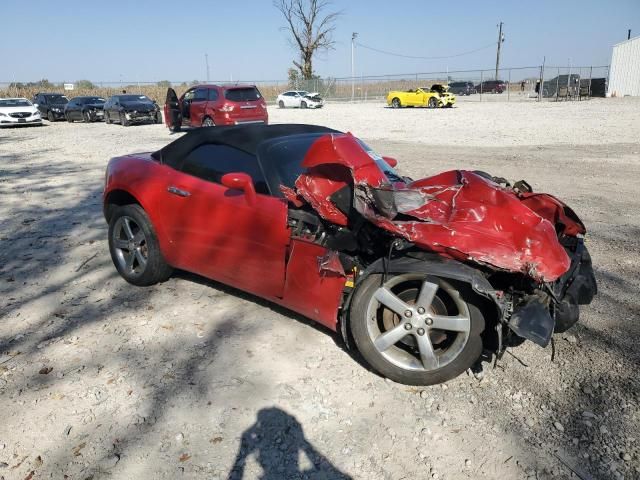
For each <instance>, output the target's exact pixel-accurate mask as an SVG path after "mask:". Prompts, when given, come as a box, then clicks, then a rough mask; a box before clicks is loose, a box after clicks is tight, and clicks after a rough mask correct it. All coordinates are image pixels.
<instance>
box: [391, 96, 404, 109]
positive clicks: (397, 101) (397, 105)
mask: <svg viewBox="0 0 640 480" xmlns="http://www.w3.org/2000/svg"><path fill="white" fill-rule="evenodd" d="M401 106H402V104H401V103H400V99H399V98H398V97H396V98H394V99H393V100H391V107H392V108H400V107H401Z"/></svg>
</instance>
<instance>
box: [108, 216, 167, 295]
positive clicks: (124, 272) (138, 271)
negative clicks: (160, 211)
mask: <svg viewBox="0 0 640 480" xmlns="http://www.w3.org/2000/svg"><path fill="white" fill-rule="evenodd" d="M109 253H110V254H111V260H112V261H113V264H114V265H115V267H116V270H118V273H119V274H120V275H121V276H122V278H124V279H125V280H126V281H127V282H129V283H131V284H133V285H138V286H148V285H153V284H155V283H158V282H163V281H165V280H167V279H168V278H169V277H170V276H171V273H172V272H173V269H172V268H171V266H169V265H168V264H167V262H166V261H165V260H164V257H163V256H162V252H161V251H160V245H159V243H158V237H157V236H156V233H155V230H154V228H153V225H152V224H151V221H150V220H149V217H148V216H147V214H146V213H145V211H144V210H143V209H142V207H141V206H140V205H136V204H132V205H124V206H119V207H116V208H115V210H114V211H113V215H112V216H111V220H110V221H109Z"/></svg>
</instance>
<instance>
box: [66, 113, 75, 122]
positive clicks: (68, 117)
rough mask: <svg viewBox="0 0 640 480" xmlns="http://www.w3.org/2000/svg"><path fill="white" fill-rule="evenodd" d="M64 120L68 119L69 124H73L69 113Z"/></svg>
mask: <svg viewBox="0 0 640 480" xmlns="http://www.w3.org/2000/svg"><path fill="white" fill-rule="evenodd" d="M64 118H66V119H67V122H69V123H73V120H72V119H71V117H70V116H69V114H68V113H65V114H64Z"/></svg>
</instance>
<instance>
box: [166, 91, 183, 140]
mask: <svg viewBox="0 0 640 480" xmlns="http://www.w3.org/2000/svg"><path fill="white" fill-rule="evenodd" d="M164 123H165V124H166V125H167V127H169V128H170V129H171V130H179V129H180V127H181V126H182V112H181V111H180V102H179V100H178V95H177V94H176V91H175V90H174V89H173V88H168V89H167V98H166V100H165V103H164Z"/></svg>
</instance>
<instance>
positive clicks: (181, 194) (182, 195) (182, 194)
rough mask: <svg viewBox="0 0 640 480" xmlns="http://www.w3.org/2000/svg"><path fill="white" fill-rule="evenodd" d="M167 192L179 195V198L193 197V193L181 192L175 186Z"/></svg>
mask: <svg viewBox="0 0 640 480" xmlns="http://www.w3.org/2000/svg"><path fill="white" fill-rule="evenodd" d="M167 192H169V193H173V194H174V195H178V196H179V197H188V196H190V195H191V193H189V192H187V191H186V190H180V189H179V188H177V187H173V186H171V187H169V188H167Z"/></svg>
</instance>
